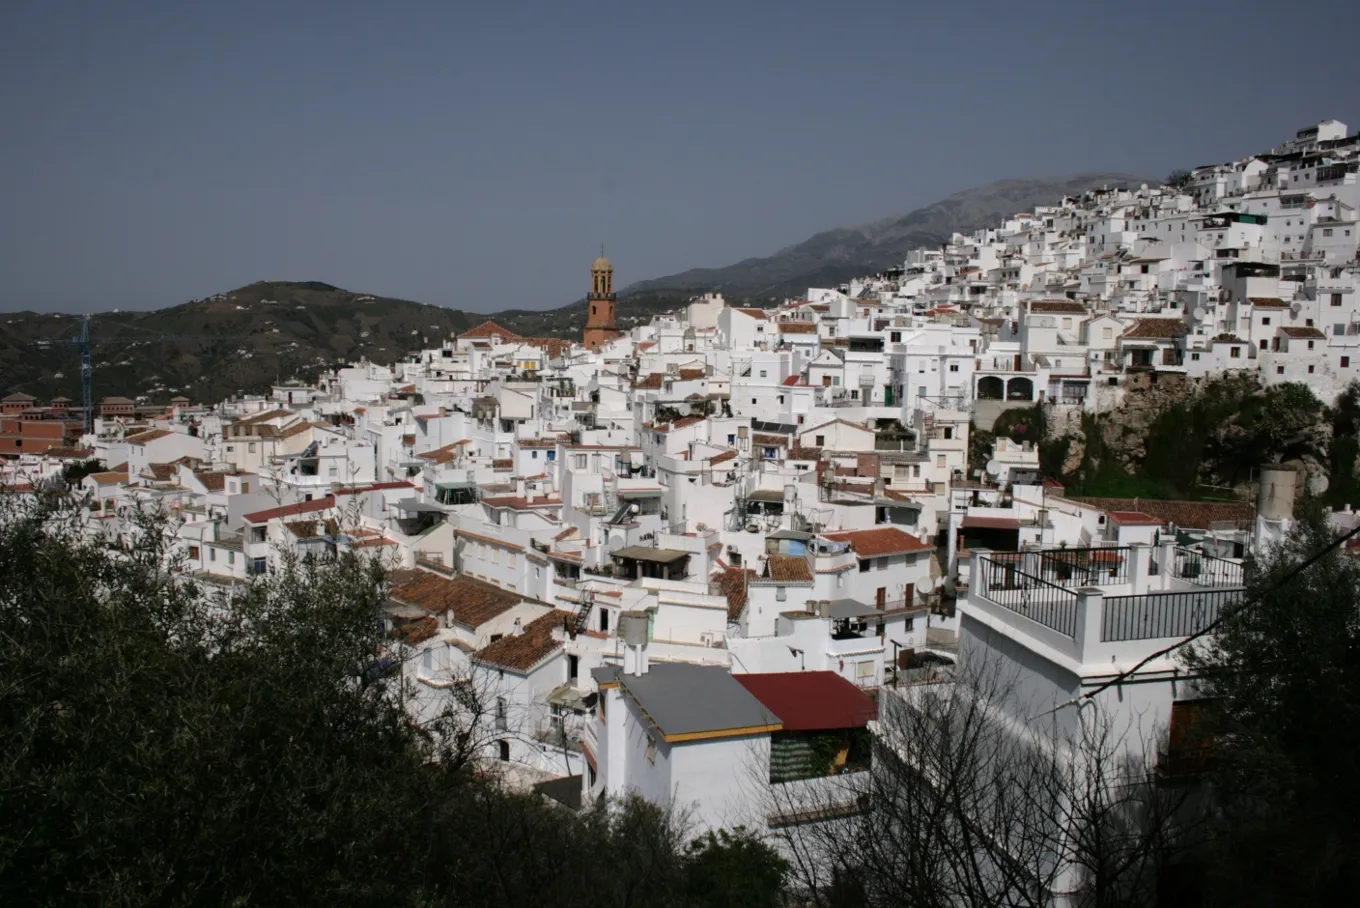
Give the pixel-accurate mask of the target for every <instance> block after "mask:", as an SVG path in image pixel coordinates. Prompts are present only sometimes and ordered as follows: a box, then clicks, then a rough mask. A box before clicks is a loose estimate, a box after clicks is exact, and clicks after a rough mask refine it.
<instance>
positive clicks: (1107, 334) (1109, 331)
mask: <svg viewBox="0 0 1360 908" xmlns="http://www.w3.org/2000/svg"><path fill="white" fill-rule="evenodd" d="M1113 338H1114V329H1113V328H1101V329H1100V339H1101V340H1112V339H1113Z"/></svg>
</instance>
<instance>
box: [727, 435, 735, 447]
mask: <svg viewBox="0 0 1360 908" xmlns="http://www.w3.org/2000/svg"><path fill="white" fill-rule="evenodd" d="M727 443H728V444H729V445H734V444H736V443H737V436H735V435H729V436H727Z"/></svg>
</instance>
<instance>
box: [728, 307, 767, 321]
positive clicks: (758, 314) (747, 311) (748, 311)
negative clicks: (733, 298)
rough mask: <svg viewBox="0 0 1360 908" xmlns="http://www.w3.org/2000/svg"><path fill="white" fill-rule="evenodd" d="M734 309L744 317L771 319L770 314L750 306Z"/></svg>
mask: <svg viewBox="0 0 1360 908" xmlns="http://www.w3.org/2000/svg"><path fill="white" fill-rule="evenodd" d="M732 309H733V311H735V312H740V313H741V314H742V315H749V316H751V318H769V314H768V313H767V312H766V311H765V310H764V309H753V308H751V307H749V306H733V307H732Z"/></svg>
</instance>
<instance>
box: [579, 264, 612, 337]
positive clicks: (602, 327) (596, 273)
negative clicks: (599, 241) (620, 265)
mask: <svg viewBox="0 0 1360 908" xmlns="http://www.w3.org/2000/svg"><path fill="white" fill-rule="evenodd" d="M618 336H619V332H618V329H616V328H615V327H614V265H613V263H612V262H610V261H609V259H607V258H605V257H604V250H603V249H601V250H600V257H599V258H597V259H596V260H595V264H593V265H591V266H590V294H589V296H588V297H587V298H586V329H585V331H584V332H583V334H582V337H581V343H582V344H584V345H585V346H586V347H589V348H590V349H592V350H598V349H600V348H601V347H602V346H604V345H605V344H606V343H608V342H609V341H611V340H613V339H614V338H616V337H618Z"/></svg>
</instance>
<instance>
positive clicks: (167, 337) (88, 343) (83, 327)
mask: <svg viewBox="0 0 1360 908" xmlns="http://www.w3.org/2000/svg"><path fill="white" fill-rule="evenodd" d="M243 336H244V335H240V334H148V335H146V336H145V337H91V336H90V316H89V315H88V314H87V315H85V316H83V317H82V318H81V320H80V334H79V335H78V336H76V337H58V338H34V339H33V340H31V341H29V342H28V345H29V346H30V347H54V346H57V345H63V344H64V345H67V346H73V347H79V348H80V390H81V394H82V396H83V398H84V405H85V406H84V410H85V431H86V432H87V433H90V432H93V431H94V351H93V347H94V345H95V344H129V345H130V344H147V343H157V342H160V341H186V340H201V341H210V340H231V339H233V338H238V337H243Z"/></svg>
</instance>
